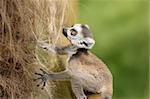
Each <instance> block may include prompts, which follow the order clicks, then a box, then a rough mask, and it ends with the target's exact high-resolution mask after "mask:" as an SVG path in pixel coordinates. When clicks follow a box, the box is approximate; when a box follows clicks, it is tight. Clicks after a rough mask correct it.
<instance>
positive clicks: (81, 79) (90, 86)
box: [35, 24, 113, 99]
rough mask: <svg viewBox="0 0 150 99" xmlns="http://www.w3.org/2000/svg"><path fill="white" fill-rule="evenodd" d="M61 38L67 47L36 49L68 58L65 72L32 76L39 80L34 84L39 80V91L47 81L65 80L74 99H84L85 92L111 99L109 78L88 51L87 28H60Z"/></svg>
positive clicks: (45, 44) (110, 80)
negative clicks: (68, 82)
mask: <svg viewBox="0 0 150 99" xmlns="http://www.w3.org/2000/svg"><path fill="white" fill-rule="evenodd" d="M63 34H64V36H65V37H66V38H67V39H68V40H69V41H70V43H71V44H70V45H68V46H65V47H62V48H60V47H56V46H52V45H49V44H47V43H41V42H40V43H38V45H39V47H41V48H43V49H44V50H46V51H50V52H54V53H56V54H60V55H68V60H67V63H68V66H67V67H66V70H65V71H62V72H57V73H54V72H53V73H52V72H51V73H47V72H46V71H44V70H43V69H41V71H42V74H41V73H35V74H36V75H38V76H39V77H38V78H37V79H35V80H42V82H41V83H40V84H43V85H42V87H44V86H45V84H46V82H47V81H48V80H69V81H70V82H71V87H72V90H73V92H74V94H75V96H76V97H77V99H87V96H86V95H85V93H84V92H85V91H88V92H92V93H100V95H101V97H102V99H111V97H112V91H113V89H112V75H111V72H110V71H109V69H108V68H107V66H106V65H105V64H104V63H103V62H102V61H101V60H100V59H98V58H97V57H96V56H95V55H93V54H92V53H91V52H90V51H89V49H91V48H92V47H93V45H94V44H95V41H94V39H93V37H92V33H91V32H90V29H89V26H88V25H83V24H75V25H73V26H71V27H69V28H63Z"/></svg>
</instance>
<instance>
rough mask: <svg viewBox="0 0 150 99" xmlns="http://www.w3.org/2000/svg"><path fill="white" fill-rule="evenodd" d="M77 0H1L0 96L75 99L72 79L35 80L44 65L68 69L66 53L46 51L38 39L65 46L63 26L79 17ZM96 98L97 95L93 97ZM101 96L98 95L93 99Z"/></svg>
mask: <svg viewBox="0 0 150 99" xmlns="http://www.w3.org/2000/svg"><path fill="white" fill-rule="evenodd" d="M76 2H77V1H76V0H0V98H1V99H73V98H74V96H73V94H72V91H71V88H70V84H69V82H65V81H64V82H59V81H57V82H49V84H48V85H47V86H46V88H45V90H43V91H42V90H41V89H40V88H38V87H37V86H36V84H37V83H38V82H33V80H32V79H33V78H35V76H34V73H35V72H39V69H40V68H44V69H47V70H48V71H62V70H64V69H65V66H66V65H65V64H66V63H65V61H64V60H65V59H63V60H62V58H65V56H62V57H58V56H56V55H53V54H48V55H47V54H46V53H44V52H43V51H42V50H40V49H39V48H38V47H37V46H36V42H37V41H46V42H49V43H51V44H54V45H55V44H56V45H63V44H64V45H65V44H67V40H66V39H65V38H64V37H63V36H62V33H61V32H62V26H70V25H72V24H73V23H74V22H75V20H76ZM91 97H93V96H91ZM89 99H97V98H89Z"/></svg>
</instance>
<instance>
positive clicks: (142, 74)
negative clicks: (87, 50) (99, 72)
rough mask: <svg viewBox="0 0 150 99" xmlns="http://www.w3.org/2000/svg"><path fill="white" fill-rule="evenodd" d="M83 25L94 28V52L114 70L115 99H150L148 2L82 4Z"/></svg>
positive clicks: (121, 0)
mask: <svg viewBox="0 0 150 99" xmlns="http://www.w3.org/2000/svg"><path fill="white" fill-rule="evenodd" d="M78 6H79V9H78V11H79V19H80V20H79V22H80V23H86V24H88V25H89V26H90V27H91V30H92V32H93V34H94V37H95V40H96V44H95V47H94V48H93V50H92V52H93V53H95V54H96V55H97V56H98V57H100V58H101V59H102V60H103V61H104V62H105V63H106V64H107V65H108V66H109V68H110V70H111V72H112V74H113V77H114V98H113V99H148V81H149V80H148V1H146V0H80V1H79V3H78Z"/></svg>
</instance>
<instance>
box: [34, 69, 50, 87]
mask: <svg viewBox="0 0 150 99" xmlns="http://www.w3.org/2000/svg"><path fill="white" fill-rule="evenodd" d="M40 70H41V71H42V74H41V73H35V75H37V76H39V77H38V78H35V79H33V80H34V81H37V80H41V82H40V83H39V84H37V87H40V86H41V85H42V88H41V89H44V87H45V86H46V83H47V80H48V78H49V77H48V73H47V72H46V71H44V70H43V69H40Z"/></svg>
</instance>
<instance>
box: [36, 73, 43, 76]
mask: <svg viewBox="0 0 150 99" xmlns="http://www.w3.org/2000/svg"><path fill="white" fill-rule="evenodd" d="M34 74H35V75H38V76H43V75H42V74H40V73H34Z"/></svg>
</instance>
